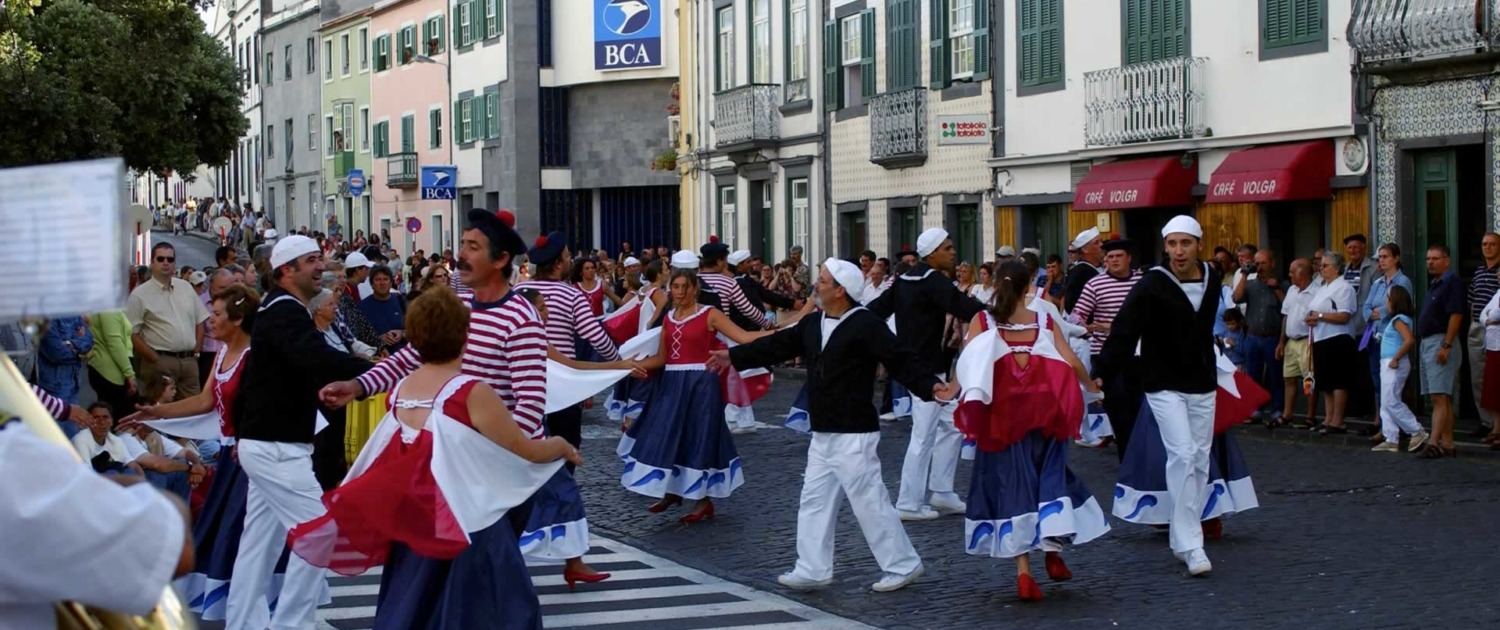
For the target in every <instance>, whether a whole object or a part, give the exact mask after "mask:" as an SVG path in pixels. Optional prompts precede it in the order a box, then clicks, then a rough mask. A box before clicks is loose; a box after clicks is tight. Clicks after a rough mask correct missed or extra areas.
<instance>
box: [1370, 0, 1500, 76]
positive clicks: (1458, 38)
mask: <svg viewBox="0 0 1500 630" xmlns="http://www.w3.org/2000/svg"><path fill="white" fill-rule="evenodd" d="M1486 15H1488V17H1489V21H1490V25H1491V26H1490V28H1489V36H1488V37H1486V36H1485V31H1484V30H1483V29H1482V25H1483V24H1484V22H1485V21H1486ZM1497 18H1500V2H1497V1H1496V0H1360V1H1359V2H1356V3H1355V7H1354V12H1353V15H1351V16H1350V18H1349V33H1348V35H1349V43H1350V44H1351V45H1352V46H1354V49H1355V50H1356V51H1358V52H1359V55H1360V62H1361V63H1362V64H1380V63H1384V62H1389V61H1397V60H1415V59H1420V58H1423V57H1437V56H1444V55H1454V54H1467V53H1473V52H1478V51H1480V50H1483V49H1487V48H1491V47H1494V46H1495V45H1496V44H1500V41H1497V40H1500V37H1497V35H1500V28H1497V27H1500V22H1496V21H1495V20H1496V19H1497Z"/></svg>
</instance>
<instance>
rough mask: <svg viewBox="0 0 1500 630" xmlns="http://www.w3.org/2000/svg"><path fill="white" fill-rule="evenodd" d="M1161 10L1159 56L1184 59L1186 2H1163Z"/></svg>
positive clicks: (1185, 54) (1183, 0)
mask: <svg viewBox="0 0 1500 630" xmlns="http://www.w3.org/2000/svg"><path fill="white" fill-rule="evenodd" d="M1163 4H1165V5H1166V6H1165V7H1164V9H1163V15H1162V19H1163V24H1162V27H1163V28H1162V44H1161V52H1162V54H1161V56H1160V57H1157V59H1167V58H1170V57H1186V56H1187V53H1188V23H1187V0H1165V1H1164V2H1163Z"/></svg>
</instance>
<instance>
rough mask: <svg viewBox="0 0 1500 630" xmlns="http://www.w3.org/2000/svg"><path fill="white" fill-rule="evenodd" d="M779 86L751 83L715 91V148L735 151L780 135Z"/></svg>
mask: <svg viewBox="0 0 1500 630" xmlns="http://www.w3.org/2000/svg"><path fill="white" fill-rule="evenodd" d="M780 105H781V86H780V85H774V84H764V83H752V84H750V85H742V86H740V87H737V88H731V89H728V90H724V91H723V92H719V93H716V94H714V148H715V149H718V150H720V151H726V152H737V151H745V150H750V149H759V148H761V147H765V146H772V145H774V144H775V141H776V140H777V139H778V138H780V137H781V109H780Z"/></svg>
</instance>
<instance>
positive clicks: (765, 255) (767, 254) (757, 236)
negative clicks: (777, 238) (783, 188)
mask: <svg viewBox="0 0 1500 630" xmlns="http://www.w3.org/2000/svg"><path fill="white" fill-rule="evenodd" d="M775 199H776V198H775V197H773V196H772V194H771V182H770V180H761V181H756V182H750V217H749V218H750V238H749V239H748V241H747V242H746V243H745V244H744V247H745V249H748V250H750V253H751V254H752V255H755V256H760V257H761V259H762V260H775V248H774V247H773V246H772V243H771V239H772V237H773V236H774V235H775V234H776V229H775V227H774V226H773V224H772V221H773V220H775V217H776V215H775V212H774V211H773V209H772V204H773V203H774V202H775ZM732 245H739V243H733V244H732Z"/></svg>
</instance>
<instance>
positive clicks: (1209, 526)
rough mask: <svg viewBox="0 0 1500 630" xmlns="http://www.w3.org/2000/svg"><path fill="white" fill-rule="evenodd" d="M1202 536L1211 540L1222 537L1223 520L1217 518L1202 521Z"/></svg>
mask: <svg viewBox="0 0 1500 630" xmlns="http://www.w3.org/2000/svg"><path fill="white" fill-rule="evenodd" d="M1203 537H1204V538H1209V539H1212V540H1219V539H1222V538H1223V537H1224V521H1221V520H1219V519H1217V518H1211V519H1208V520H1206V521H1203Z"/></svg>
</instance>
